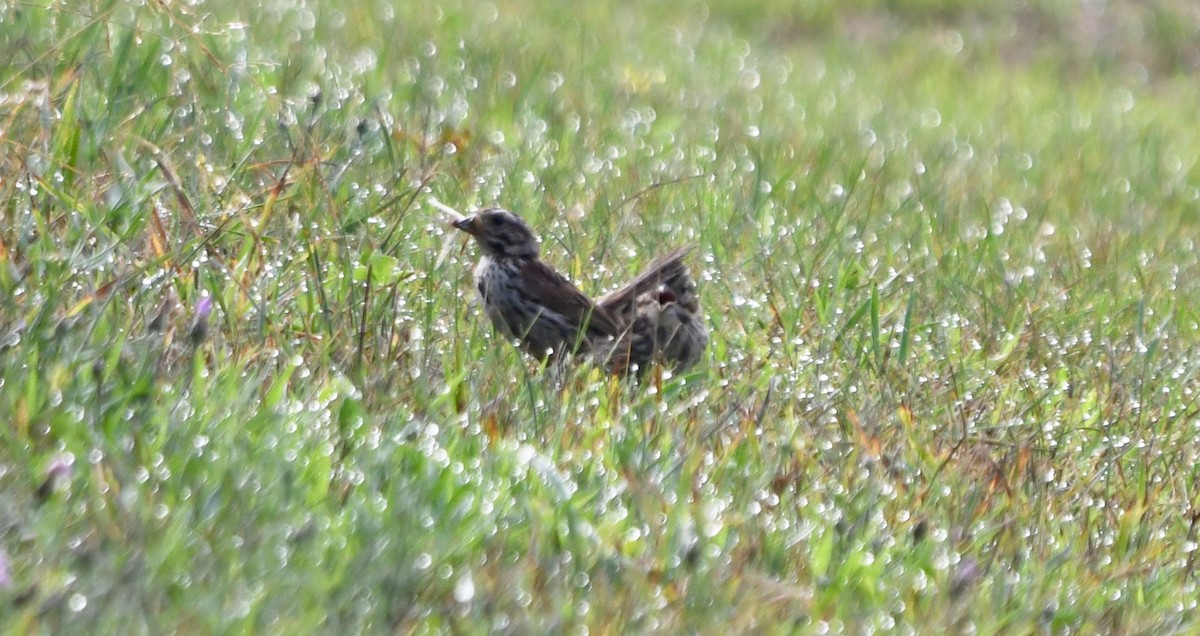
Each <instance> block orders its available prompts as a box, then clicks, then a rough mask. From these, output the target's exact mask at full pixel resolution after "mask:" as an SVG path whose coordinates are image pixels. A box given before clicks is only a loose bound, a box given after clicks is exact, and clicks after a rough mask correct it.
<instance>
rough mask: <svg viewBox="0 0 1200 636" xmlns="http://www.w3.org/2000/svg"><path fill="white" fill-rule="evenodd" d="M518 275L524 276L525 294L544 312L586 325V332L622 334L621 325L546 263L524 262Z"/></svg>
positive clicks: (536, 261)
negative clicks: (538, 304) (543, 309)
mask: <svg viewBox="0 0 1200 636" xmlns="http://www.w3.org/2000/svg"><path fill="white" fill-rule="evenodd" d="M521 276H523V277H524V280H525V282H526V290H527V291H528V293H529V294H530V295H531V296H533V297H534V298H535V299H536V300H537V302H539V303H541V304H542V305H544V306H545V307H546V308H547V309H549V310H551V311H555V312H558V313H560V314H562V315H563V316H566V317H567V318H568V319H569V320H571V321H573V322H577V323H579V324H580V325H582V324H584V323H585V322H587V325H588V330H589V331H598V332H600V333H601V334H603V335H606V336H615V335H617V334H619V333H620V332H621V328H620V326H618V325H617V322H616V321H615V320H613V319H612V317H610V316H609V315H608V312H607V311H606V310H604V309H601V308H600V307H597V306H596V305H594V304H593V303H592V301H591V300H588V297H587V296H585V295H584V294H583V292H581V291H579V288H578V287H576V286H575V285H574V284H573V283H571V281H569V280H567V279H566V278H564V277H563V276H562V275H561V274H559V273H558V272H556V271H554V270H553V269H551V268H550V267H549V266H548V265H546V264H545V263H543V262H541V261H538V260H531V261H528V262H526V263H525V264H524V265H522V266H521ZM589 319H590V321H589Z"/></svg>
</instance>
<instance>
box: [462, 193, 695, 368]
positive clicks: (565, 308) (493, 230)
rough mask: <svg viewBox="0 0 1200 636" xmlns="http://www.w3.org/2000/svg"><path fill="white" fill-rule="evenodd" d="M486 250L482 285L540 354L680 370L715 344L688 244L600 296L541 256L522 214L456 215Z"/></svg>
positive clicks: (509, 333)
mask: <svg viewBox="0 0 1200 636" xmlns="http://www.w3.org/2000/svg"><path fill="white" fill-rule="evenodd" d="M452 225H453V227H455V228H456V229H458V230H461V231H463V232H466V233H467V234H469V235H471V236H472V237H473V238H474V239H475V243H476V244H477V245H478V247H479V250H480V252H481V255H480V259H479V264H478V265H477V266H476V267H475V273H474V279H475V288H476V290H477V291H478V293H479V298H480V300H481V302H482V305H483V310H484V313H485V314H486V315H487V317H488V318H489V319H490V320H491V322H492V324H493V325H494V326H495V328H496V330H497V331H498V332H499V333H501V334H502V335H504V336H505V337H506V338H508V339H510V340H513V341H516V342H517V343H518V344H519V346H520V347H521V348H522V349H523V350H524V351H525V352H527V353H528V354H530V355H532V356H533V357H534V358H536V359H538V360H540V361H547V360H549V361H555V360H558V359H560V358H562V357H563V356H566V355H571V354H577V353H587V354H591V356H592V357H593V358H594V359H597V360H598V361H599V362H600V363H601V364H603V365H605V367H606V368H608V369H609V370H610V371H611V372H613V373H616V374H619V375H626V374H628V373H630V372H633V371H635V370H636V371H637V372H638V373H639V374H640V373H641V372H644V371H645V369H647V368H649V367H650V365H651V364H653V363H655V362H659V363H661V364H664V365H666V366H669V367H671V368H672V369H674V370H676V371H680V370H683V369H686V368H687V367H690V366H692V365H693V364H695V363H696V362H697V361H698V360H699V358H700V356H701V354H702V353H703V351H704V349H705V347H706V346H707V344H708V332H707V329H706V328H705V327H704V324H703V321H702V319H701V317H700V314H699V310H700V305H699V296H698V295H697V293H696V287H695V284H694V283H693V282H692V280H691V277H690V275H689V274H688V271H687V268H686V266H684V264H683V258H684V256H686V255H687V253H688V251H689V249H688V248H681V249H677V250H674V251H672V252H670V253H669V254H667V255H665V256H663V257H661V258H659V259H657V260H655V261H654V262H653V263H651V265H650V267H648V268H647V269H646V271H644V272H642V273H641V274H639V275H638V276H637V277H636V278H634V279H633V280H632V281H630V282H629V283H627V284H625V285H623V286H622V287H620V288H619V289H617V290H615V291H613V292H611V293H609V294H606V295H604V296H602V297H601V298H600V299H599V300H598V301H593V300H592V299H590V298H589V297H588V296H587V295H585V294H584V293H583V292H581V291H580V290H579V288H578V287H576V286H575V285H574V284H573V283H571V281H569V280H567V279H566V278H565V277H564V276H563V275H561V274H559V273H558V272H557V271H555V270H554V269H553V268H552V267H550V266H549V265H547V264H546V263H545V262H544V261H542V260H541V257H540V249H539V245H538V240H537V237H536V236H535V235H534V234H533V231H532V230H530V229H529V226H528V225H527V224H526V223H525V221H524V220H523V219H521V217H519V216H518V215H516V214H514V213H513V212H511V211H508V210H505V209H502V208H487V209H484V210H480V211H479V212H477V213H475V214H473V215H471V216H467V217H463V218H460V219H457V220H455V221H454V222H453V223H452Z"/></svg>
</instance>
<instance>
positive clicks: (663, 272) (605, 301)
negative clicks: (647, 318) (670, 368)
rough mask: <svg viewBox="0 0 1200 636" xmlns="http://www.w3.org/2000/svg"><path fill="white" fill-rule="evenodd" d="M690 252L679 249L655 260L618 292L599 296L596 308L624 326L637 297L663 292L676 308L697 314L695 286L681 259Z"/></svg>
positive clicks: (634, 309) (631, 315) (697, 298)
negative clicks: (674, 302) (668, 293)
mask: <svg viewBox="0 0 1200 636" xmlns="http://www.w3.org/2000/svg"><path fill="white" fill-rule="evenodd" d="M691 251H692V248H691V246H687V247H680V248H678V249H675V250H673V251H671V252H670V253H668V254H666V255H664V256H661V257H659V258H658V259H656V260H655V261H654V262H653V263H651V264H650V267H647V268H646V270H645V271H644V272H642V273H641V274H638V275H637V277H635V278H634V279H633V280H631V281H629V282H628V283H626V284H625V285H624V286H622V287H621V288H620V289H617V290H615V291H612V292H610V293H607V294H605V295H604V296H601V297H600V299H599V300H598V301H597V302H596V304H597V305H598V306H599V307H600V308H602V309H603V310H605V311H606V312H608V313H609V314H610V315H612V316H614V317H616V318H618V320H620V322H621V323H622V324H625V325H628V324H629V323H630V322H632V321H633V317H634V313H635V312H636V310H637V298H638V296H641V295H642V294H645V293H650V292H654V291H656V290H658V289H659V288H665V289H666V290H668V291H669V292H670V293H672V294H674V296H675V299H676V302H678V303H679V304H680V306H682V307H687V308H688V309H690V310H692V311H698V310H699V308H700V298H699V296H697V295H696V283H695V282H694V281H693V280H692V276H691V274H690V273H689V272H688V268H687V266H686V265H684V264H683V259H684V257H685V256H687V255H688V252H691Z"/></svg>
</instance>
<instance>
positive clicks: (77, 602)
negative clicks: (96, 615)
mask: <svg viewBox="0 0 1200 636" xmlns="http://www.w3.org/2000/svg"><path fill="white" fill-rule="evenodd" d="M87 604H88V600H87V597H86V596H84V595H82V594H72V595H71V598H69V599H67V607H68V608H70V610H71V611H72V612H82V611H83V609H84V608H85V607H87Z"/></svg>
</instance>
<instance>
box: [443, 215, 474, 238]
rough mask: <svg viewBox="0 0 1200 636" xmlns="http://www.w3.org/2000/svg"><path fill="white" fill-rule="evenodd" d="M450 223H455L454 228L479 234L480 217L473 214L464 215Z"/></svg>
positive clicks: (471, 233)
mask: <svg viewBox="0 0 1200 636" xmlns="http://www.w3.org/2000/svg"><path fill="white" fill-rule="evenodd" d="M450 225H453V226H454V229H456V230H462V231H464V232H466V233H467V234H470V235H471V236H477V235H478V234H479V219H478V218H477V217H476V216H475V215H473V214H472V215H471V216H464V217H463V218H461V219H458V220H457V221H454V222H453V223H451V224H450Z"/></svg>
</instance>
